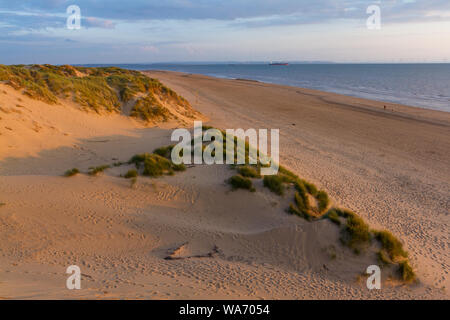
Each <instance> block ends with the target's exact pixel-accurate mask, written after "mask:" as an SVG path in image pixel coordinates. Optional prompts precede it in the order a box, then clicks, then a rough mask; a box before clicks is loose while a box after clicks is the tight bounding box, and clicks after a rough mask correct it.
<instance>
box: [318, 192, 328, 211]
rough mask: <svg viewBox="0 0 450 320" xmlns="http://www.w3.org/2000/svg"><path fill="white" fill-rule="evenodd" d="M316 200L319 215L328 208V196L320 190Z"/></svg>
mask: <svg viewBox="0 0 450 320" xmlns="http://www.w3.org/2000/svg"><path fill="white" fill-rule="evenodd" d="M316 199H317V205H318V208H319V212H320V213H322V212H324V211H325V210H326V209H327V208H328V204H329V203H330V200H329V198H328V194H327V193H326V192H325V191H323V190H320V191H318V192H317V193H316Z"/></svg>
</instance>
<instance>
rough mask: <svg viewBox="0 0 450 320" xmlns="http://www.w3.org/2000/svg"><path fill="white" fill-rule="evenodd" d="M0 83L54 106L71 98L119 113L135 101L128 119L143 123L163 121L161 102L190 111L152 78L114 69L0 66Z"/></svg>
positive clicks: (165, 116) (98, 109) (86, 105)
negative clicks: (139, 120) (123, 107)
mask: <svg viewBox="0 0 450 320" xmlns="http://www.w3.org/2000/svg"><path fill="white" fill-rule="evenodd" d="M0 81H5V83H6V84H8V85H10V86H11V87H13V88H14V89H16V90H22V91H23V93H24V94H25V95H27V96H29V97H30V98H32V99H37V100H41V101H44V102H46V103H49V104H57V103H58V101H59V99H72V100H73V101H74V102H76V103H78V104H79V105H81V106H82V107H84V108H85V109H86V110H93V111H95V112H98V113H99V112H101V111H107V112H119V111H121V108H122V106H123V105H124V104H125V103H127V102H129V101H131V100H133V99H134V98H137V97H138V98H137V99H136V102H135V104H134V106H133V108H132V112H131V114H130V116H132V117H137V118H140V119H142V120H145V121H150V120H167V119H168V117H169V115H170V114H169V112H168V110H167V109H166V108H165V107H163V103H170V104H174V105H178V106H182V107H187V108H190V105H189V102H188V101H187V100H186V99H184V98H183V97H181V96H179V95H178V94H176V93H175V92H174V91H173V90H171V89H169V88H167V87H166V86H164V85H163V84H162V83H160V82H159V81H158V80H156V79H152V78H149V77H147V76H145V75H144V74H142V73H140V72H138V71H133V70H125V69H120V68H116V67H106V68H86V67H73V66H67V65H66V66H52V65H48V64H45V65H16V66H5V65H0Z"/></svg>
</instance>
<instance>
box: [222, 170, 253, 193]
mask: <svg viewBox="0 0 450 320" xmlns="http://www.w3.org/2000/svg"><path fill="white" fill-rule="evenodd" d="M228 183H229V184H230V185H231V186H232V187H233V189H246V190H249V191H251V192H254V191H255V188H253V183H252V180H250V179H249V178H246V177H243V176H241V175H239V174H238V175H236V176H232V177H231V178H230V179H229V180H228Z"/></svg>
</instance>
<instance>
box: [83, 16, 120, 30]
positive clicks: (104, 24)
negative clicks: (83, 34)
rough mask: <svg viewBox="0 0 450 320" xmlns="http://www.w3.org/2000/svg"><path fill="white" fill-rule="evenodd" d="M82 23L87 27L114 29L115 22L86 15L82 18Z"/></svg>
mask: <svg viewBox="0 0 450 320" xmlns="http://www.w3.org/2000/svg"><path fill="white" fill-rule="evenodd" d="M82 25H83V27H87V28H103V29H114V28H115V26H116V23H115V22H113V21H111V20H106V19H99V18H94V17H87V18H85V19H83V20H82Z"/></svg>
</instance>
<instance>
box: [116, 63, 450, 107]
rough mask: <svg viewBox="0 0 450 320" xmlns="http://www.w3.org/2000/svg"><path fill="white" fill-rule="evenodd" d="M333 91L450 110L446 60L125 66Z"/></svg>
mask: <svg viewBox="0 0 450 320" xmlns="http://www.w3.org/2000/svg"><path fill="white" fill-rule="evenodd" d="M116 66H119V67H122V68H128V69H135V70H169V71H180V72H187V73H196V74H203V75H209V76H214V77H222V78H234V79H236V78H243V79H251V80H258V81H262V82H267V83H276V84H283V85H291V86H296V87H302V88H309V89H317V90H322V91H328V92H335V93H340V94H345V95H350V96H355V97H360V98H367V99H373V100H379V101H385V102H394V103H401V104H405V105H410V106H416V107H421V108H426V109H434V110H441V111H447V112H450V64H291V65H289V66H270V65H268V64H198V65H193V64H192V65H191V64H134V65H133V64H128V65H125V64H124V65H116Z"/></svg>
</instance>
